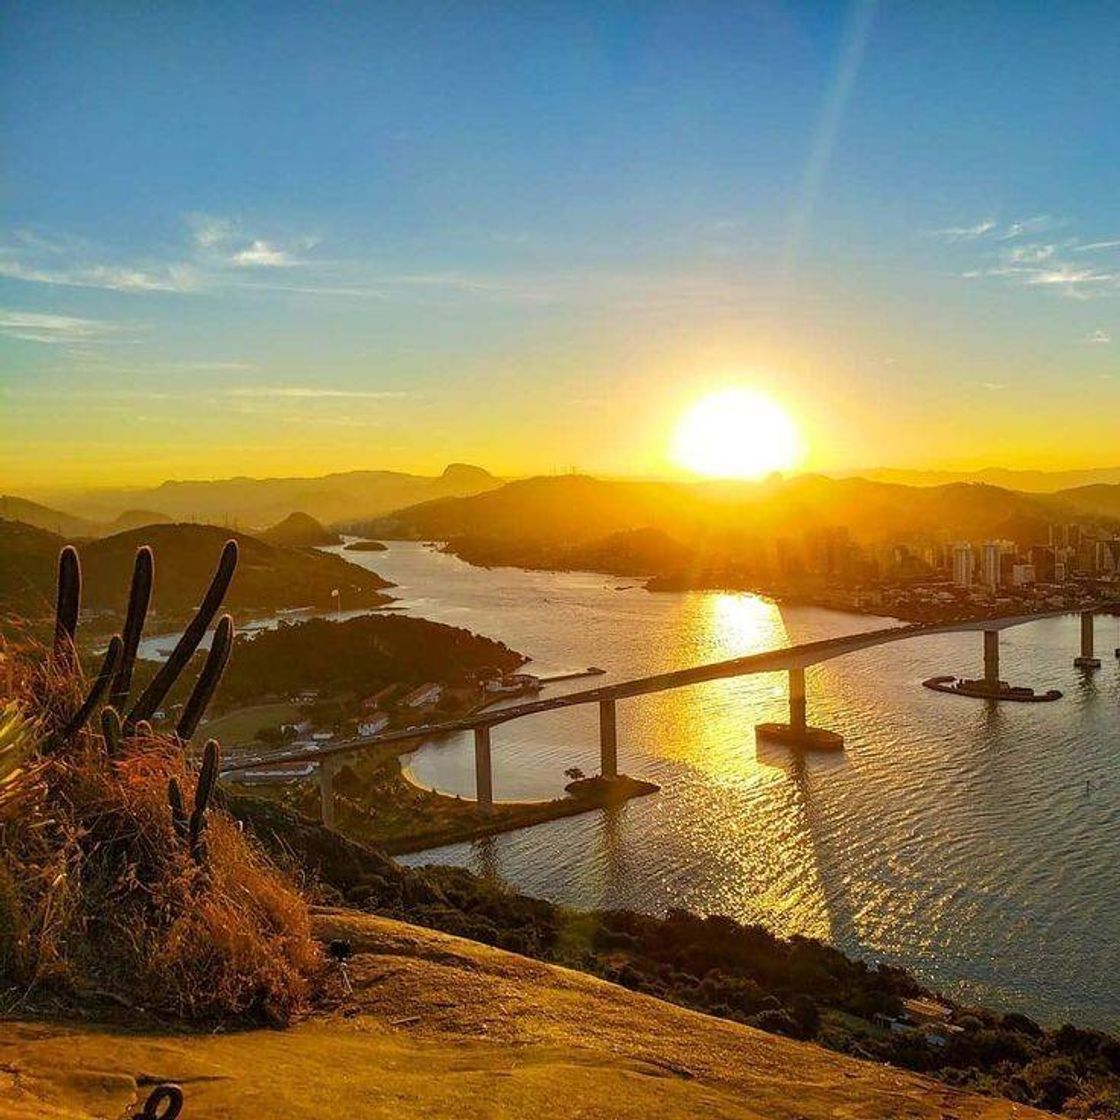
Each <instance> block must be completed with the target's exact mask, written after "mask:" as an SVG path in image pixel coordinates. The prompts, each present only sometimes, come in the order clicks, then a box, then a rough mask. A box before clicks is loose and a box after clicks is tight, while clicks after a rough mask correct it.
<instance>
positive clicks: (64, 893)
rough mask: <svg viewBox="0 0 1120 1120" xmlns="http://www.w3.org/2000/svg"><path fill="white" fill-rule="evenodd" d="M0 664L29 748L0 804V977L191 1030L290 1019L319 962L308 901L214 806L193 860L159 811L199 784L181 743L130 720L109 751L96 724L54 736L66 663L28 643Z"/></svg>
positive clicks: (70, 699) (81, 686)
mask: <svg viewBox="0 0 1120 1120" xmlns="http://www.w3.org/2000/svg"><path fill="white" fill-rule="evenodd" d="M4 656H5V670H6V671H5V672H4V673H3V674H2V675H0V688H3V690H4V692H5V693H6V695H0V704H3V703H5V702H14V703H15V704H17V705H18V706H19V708H20V710H21V711H22V712H23V713H24V714H25V716H26V717H27V718H28V719H29V720H31V721H33V722H34V724H35V726H36V727H37V728H38V733H39V749H38V752H37V757H35V758H34V759H32V760H30V761H29V763H28V764H27V765H25V766H24V767H23V769H21V770H19V771H17V772H16V773H15V774H14V775H13V776H11V777H9V779H8V781H7V782H6V783H5V786H4V790H3V794H2V796H0V853H3V864H2V867H3V868H4V869H6V875H5V874H4V871H2V870H0V980H4V979H7V980H8V981H14V980H19V981H20V982H22V983H27V984H30V985H32V986H40V987H49V988H51V989H52V990H55V991H61V992H64V993H68V994H70V995H82V994H83V993H89V992H97V993H101V994H108V995H110V996H112V997H114V998H115V999H117V1000H118V1001H120V1002H124V1003H126V1004H128V1005H130V1006H135V1007H138V1008H144V1009H146V1010H148V1011H151V1012H154V1013H157V1014H160V1015H164V1016H173V1017H176V1018H182V1019H186V1020H190V1021H195V1022H214V1021H230V1020H238V1021H244V1022H267V1023H271V1024H284V1023H287V1022H290V1021H291V1020H292V1019H293V1018H295V1017H297V1016H298V1015H299V1014H300V1013H301V1012H303V1011H304V1010H305V1009H306V1008H307V1007H308V1006H309V1002H310V997H311V991H312V981H313V978H314V976H315V974H316V973H317V971H318V970H319V968H320V966H321V953H320V949H319V947H318V945H317V944H316V942H315V941H314V940H313V938H312V937H311V933H310V925H309V916H308V911H307V905H306V902H305V900H304V899H303V897H302V896H301V895H300V893H299V892H298V891H297V890H296V888H295V887H294V886H293V885H292V884H291V883H290V882H289V881H288V880H286V879H285V878H284V877H283V876H282V875H281V874H280V873H279V872H278V871H277V870H276V868H275V867H273V866H272V865H271V864H270V863H269V861H268V859H267V857H266V856H265V855H264V853H263V852H262V851H261V850H260V848H259V847H258V846H257V844H256V843H255V841H253V840H252V839H251V838H250V837H249V836H247V835H245V834H244V833H242V832H241V831H240V829H239V827H238V825H237V823H236V822H235V821H234V820H233V819H232V818H230V817H229V816H228V815H227V814H225V813H223V812H222V811H221V810H220V809H216V808H213V807H212V808H210V809H209V810H208V812H207V814H206V816H207V824H206V829H205V843H204V845H203V846H202V850H201V853H198V852H196V853H195V858H192V853H191V850H190V846H189V845H188V844H187V843H185V842H184V841H183V838H182V837H181V836H179V835H177V833H176V830H175V828H174V826H173V823H172V814H171V809H170V806H169V804H168V787H169V784H170V783H171V782H172V780H174V781H175V782H177V783H178V786H179V788H180V789H181V791H182V793H183V797H184V799H185V800H186V801H187V803H188V804H190V803H192V802H193V798H194V794H195V788H196V784H197V780H198V779H197V775H196V774H195V772H194V769H193V767H192V766H191V765H189V763H188V760H187V759H186V758H185V757H184V753H183V746H182V743H181V741H180V740H179V739H177V738H176V737H175V736H167V735H157V734H152V733H151V732H150V730H149V729H148V728H147V726H146V725H144V724H143V723H140V724H138V725H137V726H136V728H135V729H133V731H132V733H131V734H128V735H126V736H125V737H124V738H122V739H121V740H120V742H119V743H118V744H117V747H116V753H115V754H110V751H109V750H108V749H107V744H106V741H105V739H104V737H103V735H102V733H101V729H100V726H99V721H97V720H93V721H90V723H88V724H86V725H84V726H82V727H81V728H80V729H79V730H78V731H77V732H76V733H74V734H73V735H70V736H68V737H60V736H59V735H58V734H57V732H56V731H55V730H54V729H57V728H58V727H59V726H61V725H62V723H63V721H64V720H65V718H66V717H67V715H68V714H69V713H72V712H73V711H74V710H75V709H76V707H77V706H78V705H80V704H81V702H82V697H83V695H85V694H86V690H87V684H86V682H85V681H84V680H83V679H82V676H81V671H80V669H79V668H78V667H77V666H76V664H75V663H74V661H73V660H72V659H59V658H49V657H47V655H46V652H45V651H44V650H41V649H35V648H33V647H31V646H30V645H29V644H28V643H26V642H24V643H23V645H22V647H21V648H20V649H12V648H11V647H8V648H7V649H6V650H5V651H4ZM95 728H96V730H95Z"/></svg>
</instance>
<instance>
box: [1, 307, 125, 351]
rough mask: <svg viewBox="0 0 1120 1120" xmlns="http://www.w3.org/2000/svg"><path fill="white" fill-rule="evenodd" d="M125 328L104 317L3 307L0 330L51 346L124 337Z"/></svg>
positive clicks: (19, 337) (9, 334)
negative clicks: (79, 316) (81, 317)
mask: <svg viewBox="0 0 1120 1120" xmlns="http://www.w3.org/2000/svg"><path fill="white" fill-rule="evenodd" d="M123 331H124V328H123V327H122V326H121V325H120V324H118V323H110V322H106V321H104V320H101V319H79V318H76V317H74V316H71V315H51V314H47V313H45V312H39V311H12V310H8V309H0V334H2V335H5V336H6V337H8V338H15V339H19V340H20V341H21V342H40V343H45V344H47V345H51V346H59V345H61V346H82V345H90V344H93V343H99V342H109V341H121V340H122V338H121V336H122V333H123Z"/></svg>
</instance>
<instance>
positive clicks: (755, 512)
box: [365, 475, 1120, 563]
mask: <svg viewBox="0 0 1120 1120" xmlns="http://www.w3.org/2000/svg"><path fill="white" fill-rule="evenodd" d="M1075 521H1076V522H1085V521H1088V522H1096V523H1100V524H1101V525H1102V526H1104V527H1106V528H1109V529H1110V530H1115V531H1120V485H1094V486H1086V487H1075V488H1073V489H1068V490H1063V491H1059V492H1057V493H1053V494H1038V493H1025V492H1021V491H1014V490H1006V489H1003V488H1001V487H996V486H987V485H982V484H973V483H952V484H950V485H946V486H930V487H913V486H901V485H897V484H892V483H883V482H874V481H869V480H867V479H862V478H850V479H833V478H825V477H823V476H819V475H817V476H813V475H805V476H802V477H799V478H794V479H790V480H788V481H787V480H780V479H774V480H769V481H767V482H763V483H700V484H688V483H671V482H618V481H604V480H600V479H594V478H587V477H582V476H566V477H557V478H535V479H527V480H525V481H522V482H511V483H509V484H507V485H506V486H503V487H502V488H501V489H498V490H494V491H491V492H488V493H485V494H477V495H474V496H471V497H467V498H448V499H443V500H440V501H432V502H426V503H424V504H422V505H418V506H413V507H411V508H407V509H404V510H400V511H398V512H396V513H395V514H393V515H391V516H390V517H387V518H383V519H380V520H379V521H376V522H373V523H371V524H369V525H367V526H365V530H366V531H367V532H368V533H369V534H370V535H373V536H377V535H384V536H392V535H400V536H405V537H417V538H421V539H433V540H452V541H458V542H462V541H466V542H467V544H466V547H465V548H464V549H462V550H461V551H462V552H463V554H464V555H468V554H470V555H471V556H472V558H477V557H479V556H489V557H490V558H491V560H492V562H495V563H500V562H504V561H503V559H502V557H503V556H504V555H510V556H515V557H517V559H516V560H514V561H513V562H515V563H526V562H527V558H529V557H531V556H533V555H534V549H536V550H537V551H538V552H539V553H545V554H550V555H555V554H563V553H565V552H566V553H568V554H570V553H571V551H572V550H573V549H575V548H578V550H579V553H580V554H582V553H584V552H586V551H587V546H589V545H592V544H594V543H596V542H603V541H604V540H605V539H606V538H609V537H612V536H614V535H617V534H634V533H635V532H638V531H645V530H653V531H656V532H657V533H658V534H661V535H662V541H663V543H662V545H661V546H660V547H663V548H669V547H671V545H672V544H673V543H674V542H675V543H676V544H680V545H685V546H687V547H688V548H690V549H692V550H694V551H696V552H703V553H706V554H708V555H719V556H733V555H736V554H739V553H742V552H743V551H745V550H749V549H751V548H754V547H756V546H759V545H761V544H765V543H768V542H771V541H773V539H774V538H776V537H789V538H794V539H799V538H801V537H802V536H803V535H804V534H806V533H811V532H813V531H816V530H823V529H830V528H837V527H843V528H845V529H847V530H848V531H849V532H850V533H851V535H852V536H853V537H854V538H856V539H858V540H863V541H866V542H892V541H897V540H907V539H913V538H915V537H928V538H929V539H930V540H935V539H938V538H941V539H964V540H973V541H977V540H983V539H991V538H1006V539H1009V540H1013V541H1015V542H1017V543H1018V544H1020V545H1023V546H1026V545H1030V544H1035V543H1042V542H1045V541H1046V540H1047V535H1048V527H1049V526H1050V525H1051V524H1053V523H1062V522H1075ZM620 543H623V544H624V545H625V547H627V548H633V547H634V546H635V544H636V543H638V544H641V546H642V547H643V548H647V549H648V548H649V547H651V546H653V545H654V541H653V540H652V539H649V538H645V539H643V538H640V537H639V538H634V537H633V536H628V537H625V538H622V540H621V542H620Z"/></svg>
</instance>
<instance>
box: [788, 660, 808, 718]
mask: <svg viewBox="0 0 1120 1120" xmlns="http://www.w3.org/2000/svg"><path fill="white" fill-rule="evenodd" d="M789 725H790V727H792V728H793V729H794V731H804V730H805V728H806V727H807V726H808V723H807V720H806V704H805V670H804V669H790V671H789Z"/></svg>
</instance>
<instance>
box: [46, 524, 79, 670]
mask: <svg viewBox="0 0 1120 1120" xmlns="http://www.w3.org/2000/svg"><path fill="white" fill-rule="evenodd" d="M81 605H82V566H81V564H80V562H79V561H78V553H77V550H76V549H75V548H74V546H73V545H69V544H68V545H67V546H66V547H65V548H64V549H63V550H62V551H61V552H60V553H59V554H58V599H57V601H56V603H55V610H54V651H53V655H52V656H53V658H54V661H55V662H56V663H57V664H63V665H73V664H74V662H75V654H74V634H75V633H76V632H77V629H78V611H79V609H80V608H81Z"/></svg>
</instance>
